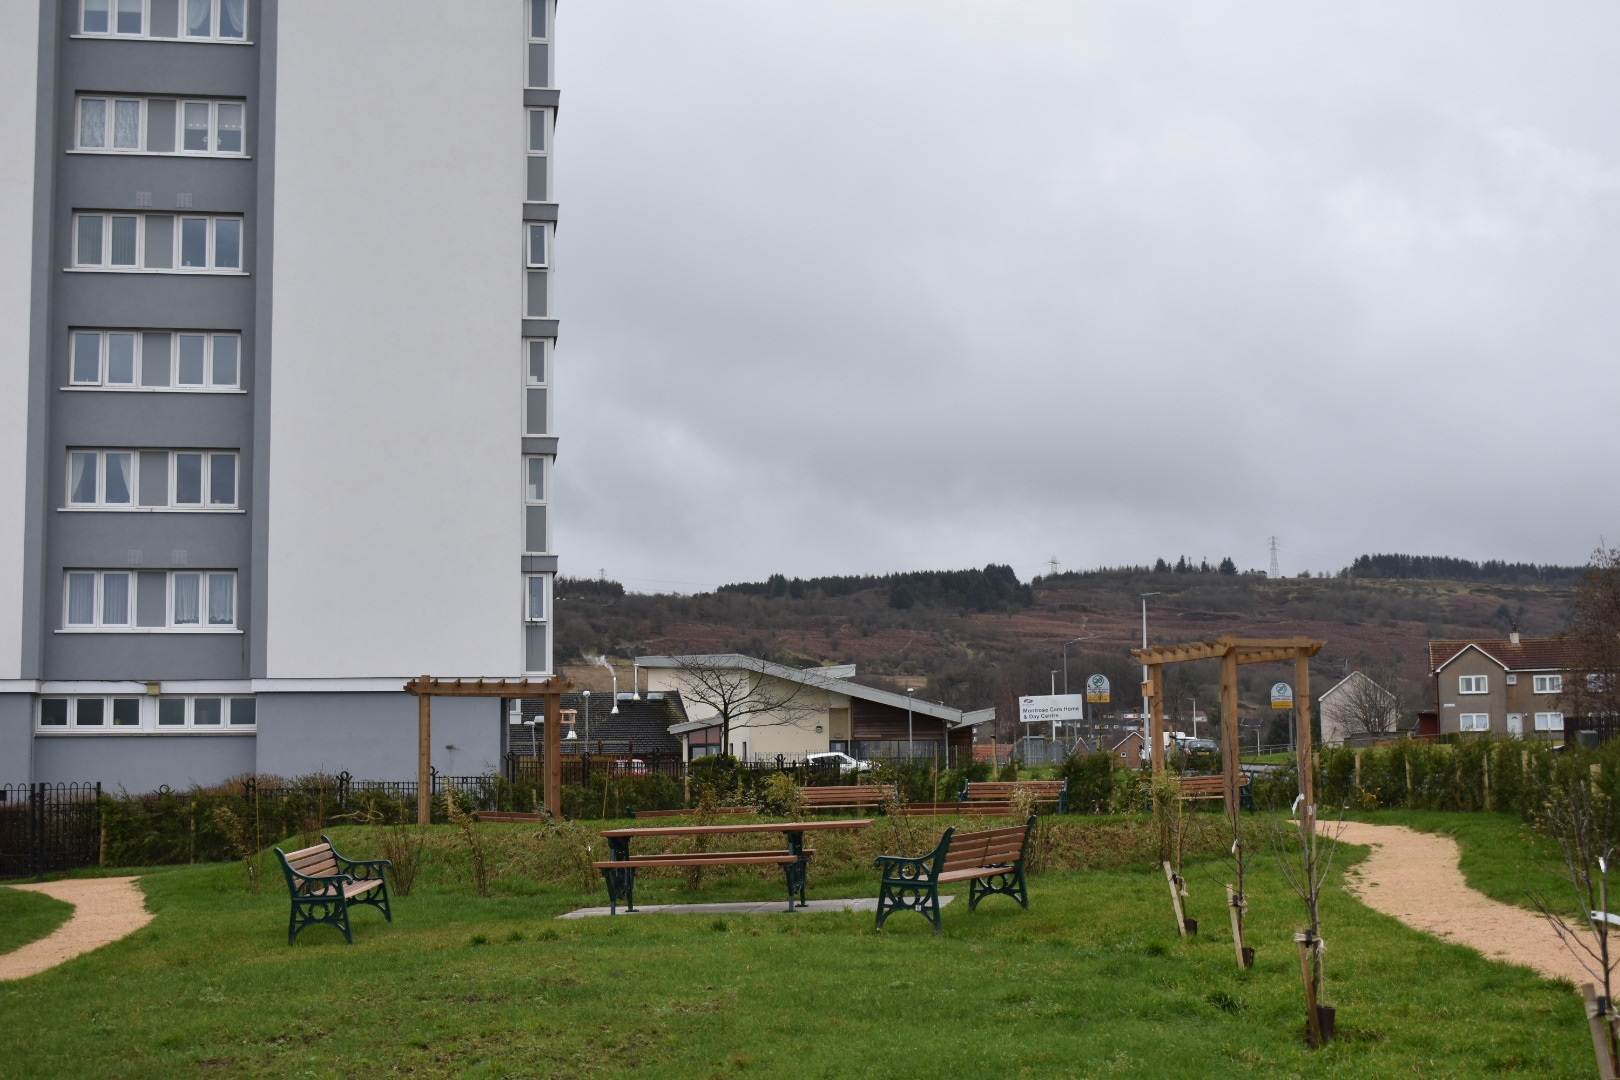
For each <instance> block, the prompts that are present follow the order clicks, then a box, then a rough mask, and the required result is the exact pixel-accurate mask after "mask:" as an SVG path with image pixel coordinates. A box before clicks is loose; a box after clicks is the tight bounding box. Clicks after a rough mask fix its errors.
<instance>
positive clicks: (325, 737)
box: [258, 693, 503, 780]
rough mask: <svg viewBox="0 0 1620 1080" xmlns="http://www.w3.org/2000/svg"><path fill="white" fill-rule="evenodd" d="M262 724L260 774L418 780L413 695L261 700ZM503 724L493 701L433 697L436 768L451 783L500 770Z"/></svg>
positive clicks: (266, 697) (284, 696) (275, 696)
mask: <svg viewBox="0 0 1620 1080" xmlns="http://www.w3.org/2000/svg"><path fill="white" fill-rule="evenodd" d="M258 719H259V734H258V770H259V772H261V773H274V774H276V775H278V776H302V775H306V774H308V773H312V772H341V771H343V770H345V769H347V770H348V771H349V772H351V773H353V774H354V777H355V779H357V780H414V779H415V778H416V699H415V698H413V697H411V696H409V695H408V694H404V693H398V694H359V693H356V694H259V695H258ZM502 722H503V721H502V716H501V712H500V707H499V702H498V701H496V700H494V699H483V698H435V699H434V701H433V765H434V767H436V768H437V769H438V770H439V771H440V772H441V773H446V774H448V775H451V776H471V775H480V774H483V773H486V772H494V771H496V770H497V769H498V767H499V765H500V753H501V727H500V725H501V723H502Z"/></svg>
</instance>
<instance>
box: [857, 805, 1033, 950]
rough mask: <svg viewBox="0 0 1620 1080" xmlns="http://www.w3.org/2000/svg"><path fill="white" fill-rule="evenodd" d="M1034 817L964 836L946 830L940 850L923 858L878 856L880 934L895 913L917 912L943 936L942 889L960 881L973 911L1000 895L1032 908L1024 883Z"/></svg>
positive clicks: (878, 916)
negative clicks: (966, 885)
mask: <svg viewBox="0 0 1620 1080" xmlns="http://www.w3.org/2000/svg"><path fill="white" fill-rule="evenodd" d="M1034 828H1035V815H1034V814H1031V815H1030V816H1029V820H1028V821H1026V822H1024V824H1022V825H1013V826H1010V827H1008V828H1005V829H985V830H983V831H980V832H968V833H959V832H957V831H956V829H955V828H954V827H952V828H949V829H946V830H945V835H944V836H942V837H940V838H939V844H938V846H936V847H935V848H934V850H933V851H932V852H930V853H929V854H927V855H924V856H922V857H921V858H910V857H908V856H905V855H879V856H878V857H877V862H876V863H875V864H874V865H876V866H877V867H878V868H879V869H881V870H882V871H883V879H882V884H881V885H880V887H879V889H878V906H877V928H878V929H879V930H881V929H883V923H884V922H885V921H886V920H887V919H888V917H889V916H890V915H893V914H894V913H895V912H896V911H915V912H917V913H918V914H919V915H921V916H922V917H923V918H925V919H927V920H928V921H929V922H931V923H933V924H934V933H936V934H937V933H939V887H940V886H941V885H949V884H951V883H952V882H956V881H966V882H967V883H968V910H969V911H972V910H974V909H975V908H977V907H978V906H979V901H980V900H983V899H984V898H985V897H987V896H991V895H994V894H997V893H999V894H1001V895H1003V896H1010V897H1012V898H1013V899H1014V900H1017V901H1018V903H1019V904H1020V906H1022V907H1024V908H1026V909H1027V908H1028V907H1029V887H1028V885H1027V883H1026V882H1025V880H1024V856H1025V854H1026V853H1027V851H1028V848H1029V834H1030V832H1031V831H1033V830H1034Z"/></svg>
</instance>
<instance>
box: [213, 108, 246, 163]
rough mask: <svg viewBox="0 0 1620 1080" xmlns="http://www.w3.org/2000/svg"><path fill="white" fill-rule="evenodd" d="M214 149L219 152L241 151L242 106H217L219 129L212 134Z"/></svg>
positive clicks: (232, 152) (233, 152)
mask: <svg viewBox="0 0 1620 1080" xmlns="http://www.w3.org/2000/svg"><path fill="white" fill-rule="evenodd" d="M214 149H215V150H217V151H218V152H219V153H221V154H240V153H241V152H242V106H240V105H221V106H220V107H219V130H218V131H217V132H216V133H215V135H214Z"/></svg>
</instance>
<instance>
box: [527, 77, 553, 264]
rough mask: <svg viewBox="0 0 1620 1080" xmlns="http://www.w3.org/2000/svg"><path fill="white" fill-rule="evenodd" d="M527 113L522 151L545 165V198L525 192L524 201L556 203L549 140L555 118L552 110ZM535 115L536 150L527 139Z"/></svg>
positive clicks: (533, 110) (543, 109)
mask: <svg viewBox="0 0 1620 1080" xmlns="http://www.w3.org/2000/svg"><path fill="white" fill-rule="evenodd" d="M528 113H529V116H528V119H529V121H530V122H529V124H528V126H526V127H525V128H524V129H523V142H524V149H525V150H526V151H527V153H528V156H529V157H532V158H540V159H542V160H543V161H545V163H546V166H545V176H546V197H545V198H544V199H530V198H528V197H527V195H528V193H527V191H526V190H525V193H524V201H525V202H530V203H553V202H556V201H557V193H556V192H555V191H553V190H552V183H553V179H552V175H551V139H552V135H553V126H554V125H555V123H556V117H555V115H554V111H553V110H551V109H546V108H534V109H529V110H528ZM536 114H539V116H540V149H538V150H536V149H535V148H534V144H533V142H532V141H531V140H530V138H529V133H530V132H531V131H532V130H533V119H532V118H533V117H534V116H535V115H536ZM524 186H525V188H527V186H528V178H527V177H525V178H524ZM549 248H550V245H549V243H548V245H547V249H548V250H549Z"/></svg>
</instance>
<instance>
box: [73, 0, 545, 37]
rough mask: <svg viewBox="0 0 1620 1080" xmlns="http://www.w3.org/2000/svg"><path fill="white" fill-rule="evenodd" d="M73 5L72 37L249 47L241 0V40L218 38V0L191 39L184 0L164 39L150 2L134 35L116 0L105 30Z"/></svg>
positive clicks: (246, 7) (143, 2) (246, 2)
mask: <svg viewBox="0 0 1620 1080" xmlns="http://www.w3.org/2000/svg"><path fill="white" fill-rule="evenodd" d="M75 2H76V3H77V4H78V6H79V17H78V19H77V21H76V22H75V23H74V34H73V36H74V37H93V38H122V39H123V40H125V41H142V40H144V41H187V42H193V43H196V44H213V45H251V44H253V42H252V40H251V39H250V38H249V37H248V25H249V24H250V23H251V22H252V18H253V0H242V36H241V37H224V36H221V34H220V32H219V27H220V23H219V13H220V9H221V7H222V6H223V5H222V3H221V0H213V3H212V8H211V10H210V11H209V22H208V29H209V34H208V35H207V36H203V35H195V36H193V35H191V34H188V33H186V27H187V26H188V25H189V23H188V21H187V19H186V7H187V0H180V2H179V4H178V5H177V6H178V8H179V16H178V19H177V21H176V27H175V29H176V31H177V33H176V34H175V35H174V36H173V37H167V36H163V37H160V36H158V35H157V34H154V33H152V5H151V0H139V6H140V9H141V29H140V32H139V33H136V34H127V33H119V32H118V30H117V26H118V0H107V11H108V14H107V29H105V30H87V29H85V25H84V15H85V4H84V0H75ZM524 18H525V19H527V18H528V16H527V14H525V16H524Z"/></svg>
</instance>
